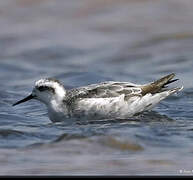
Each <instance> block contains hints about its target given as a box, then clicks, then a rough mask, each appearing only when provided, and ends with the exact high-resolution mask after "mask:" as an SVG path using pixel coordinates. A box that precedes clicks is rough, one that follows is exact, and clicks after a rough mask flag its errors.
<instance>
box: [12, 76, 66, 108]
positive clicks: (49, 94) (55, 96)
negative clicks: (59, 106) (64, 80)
mask: <svg viewBox="0 0 193 180" xmlns="http://www.w3.org/2000/svg"><path fill="white" fill-rule="evenodd" d="M65 95H66V91H65V89H64V87H63V85H62V84H61V83H60V82H59V81H58V80H55V79H53V78H45V79H40V80H38V81H36V82H35V87H34V88H33V90H32V93H31V94H30V95H29V96H27V97H26V98H24V99H22V100H20V101H18V102H16V103H15V104H13V106H15V105H18V104H20V103H23V102H26V101H28V100H31V99H37V100H39V101H41V102H43V103H44V104H46V105H49V104H50V103H51V101H52V100H55V101H62V100H63V98H64V97H65Z"/></svg>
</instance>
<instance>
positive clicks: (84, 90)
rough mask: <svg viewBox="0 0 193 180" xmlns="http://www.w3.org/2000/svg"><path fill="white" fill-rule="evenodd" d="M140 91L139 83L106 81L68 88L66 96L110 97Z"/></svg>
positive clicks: (70, 98)
mask: <svg viewBox="0 0 193 180" xmlns="http://www.w3.org/2000/svg"><path fill="white" fill-rule="evenodd" d="M140 93H141V89H140V88H139V85H136V84H132V83H128V82H113V81H108V82H103V83H100V84H92V85H89V86H85V87H80V88H74V89H71V90H68V91H67V96H66V97H67V100H72V99H78V98H110V97H117V96H120V95H121V94H125V95H126V96H128V95H131V94H140Z"/></svg>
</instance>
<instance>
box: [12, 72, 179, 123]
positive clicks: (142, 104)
mask: <svg viewBox="0 0 193 180" xmlns="http://www.w3.org/2000/svg"><path fill="white" fill-rule="evenodd" d="M174 76H175V75H174V74H173V73H172V74H170V75H168V76H165V77H163V78H161V79H159V80H157V81H155V82H152V83H148V84H144V85H138V84H134V83H130V82H114V81H108V82H103V83H99V84H91V85H88V86H83V87H79V88H74V89H70V90H65V88H64V87H63V85H62V84H61V83H60V82H59V81H57V80H54V79H50V78H47V79H41V80H39V81H37V82H36V83H35V88H34V89H33V91H32V95H30V96H28V97H27V98H25V99H24V100H21V101H19V102H17V103H15V104H14V105H16V104H19V103H21V102H25V101H27V100H29V99H32V98H35V99H38V100H40V101H41V102H43V103H44V104H46V105H47V108H48V115H49V117H50V119H51V120H52V121H62V120H64V119H66V118H70V117H72V118H84V119H85V118H86V119H101V118H127V117H131V116H134V115H136V114H139V113H141V112H143V111H146V110H150V109H152V108H153V107H154V106H155V105H156V104H157V103H159V102H160V101H161V100H163V99H165V98H166V97H167V96H169V95H170V94H173V93H175V92H177V91H180V90H181V89H182V87H181V88H173V89H166V85H168V84H170V83H172V82H174V81H176V80H177V79H174V80H172V79H173V78H174Z"/></svg>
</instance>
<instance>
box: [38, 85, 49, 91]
mask: <svg viewBox="0 0 193 180" xmlns="http://www.w3.org/2000/svg"><path fill="white" fill-rule="evenodd" d="M47 89H48V88H47V87H46V86H39V87H38V90H39V91H45V90H47Z"/></svg>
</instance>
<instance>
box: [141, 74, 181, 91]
mask: <svg viewBox="0 0 193 180" xmlns="http://www.w3.org/2000/svg"><path fill="white" fill-rule="evenodd" d="M174 76H175V74H174V73H172V74H169V75H167V76H164V77H162V78H161V79H159V80H157V81H154V82H152V83H149V84H145V85H143V86H142V87H141V89H142V94H143V95H145V94H147V93H151V94H154V93H158V92H163V91H168V93H170V94H173V93H175V92H177V91H180V90H182V89H183V87H179V88H173V89H170V90H168V89H166V88H167V85H168V84H170V83H173V82H175V81H177V80H178V79H173V78H174Z"/></svg>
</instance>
